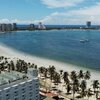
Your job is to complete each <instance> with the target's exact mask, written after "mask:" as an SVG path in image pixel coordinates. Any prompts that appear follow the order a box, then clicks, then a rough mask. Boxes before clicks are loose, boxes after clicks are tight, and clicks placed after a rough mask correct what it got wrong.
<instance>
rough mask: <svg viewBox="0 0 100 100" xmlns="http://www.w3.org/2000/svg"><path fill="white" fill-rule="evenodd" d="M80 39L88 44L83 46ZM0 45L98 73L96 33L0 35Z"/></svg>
mask: <svg viewBox="0 0 100 100" xmlns="http://www.w3.org/2000/svg"><path fill="white" fill-rule="evenodd" d="M81 39H88V40H89V42H85V43H82V42H80V40H81ZM0 42H1V43H4V44H6V45H7V46H10V47H13V48H15V49H17V50H21V51H23V52H26V53H29V54H31V55H35V56H40V57H45V58H49V59H53V60H58V61H62V62H65V63H71V64H75V65H78V66H84V67H89V68H93V69H96V70H100V31H99V30H88V31H82V30H51V31H30V32H29V31H22V32H12V33H2V34H0Z"/></svg>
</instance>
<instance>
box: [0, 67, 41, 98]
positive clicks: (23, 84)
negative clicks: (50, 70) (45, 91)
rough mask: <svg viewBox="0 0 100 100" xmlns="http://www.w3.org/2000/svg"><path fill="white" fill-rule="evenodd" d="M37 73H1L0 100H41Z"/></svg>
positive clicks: (31, 71)
mask: <svg viewBox="0 0 100 100" xmlns="http://www.w3.org/2000/svg"><path fill="white" fill-rule="evenodd" d="M37 75H38V74H37V71H36V70H35V69H33V68H31V69H28V74H27V75H26V74H22V73H20V72H16V71H10V72H7V71H5V72H2V71H1V73H0V100H40V99H39V98H40V97H39V81H38V78H37Z"/></svg>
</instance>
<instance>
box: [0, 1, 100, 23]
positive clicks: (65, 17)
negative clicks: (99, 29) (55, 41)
mask: <svg viewBox="0 0 100 100" xmlns="http://www.w3.org/2000/svg"><path fill="white" fill-rule="evenodd" d="M86 21H91V22H92V24H97V25H100V0H0V23H13V22H16V23H18V24H29V23H34V24H38V23H39V22H42V23H43V24H49V25H52V24H54V25H57V24H59V25H72V24H73V25H80V24H82V25H84V24H86Z"/></svg>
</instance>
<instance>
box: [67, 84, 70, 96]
mask: <svg viewBox="0 0 100 100" xmlns="http://www.w3.org/2000/svg"><path fill="white" fill-rule="evenodd" d="M66 90H67V94H69V93H70V91H71V86H70V84H67V87H66Z"/></svg>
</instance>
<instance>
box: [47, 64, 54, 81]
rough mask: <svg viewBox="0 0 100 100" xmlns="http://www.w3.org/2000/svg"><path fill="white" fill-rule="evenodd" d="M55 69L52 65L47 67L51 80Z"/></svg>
mask: <svg viewBox="0 0 100 100" xmlns="http://www.w3.org/2000/svg"><path fill="white" fill-rule="evenodd" d="M55 70H56V69H55V67H54V66H49V68H48V71H49V75H50V79H51V81H52V80H53V77H54V74H55Z"/></svg>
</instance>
